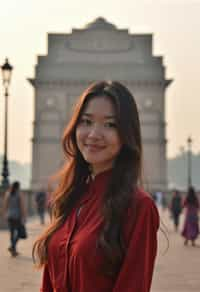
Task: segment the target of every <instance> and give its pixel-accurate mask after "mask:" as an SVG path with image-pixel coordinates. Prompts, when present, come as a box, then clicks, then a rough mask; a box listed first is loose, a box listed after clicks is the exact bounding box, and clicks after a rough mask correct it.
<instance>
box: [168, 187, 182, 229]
mask: <svg viewBox="0 0 200 292" xmlns="http://www.w3.org/2000/svg"><path fill="white" fill-rule="evenodd" d="M169 208H170V212H171V217H172V220H173V223H174V228H175V231H176V232H177V231H178V227H179V221H180V220H179V218H180V215H181V211H182V198H181V195H180V192H179V191H178V190H174V191H173V194H172V199H171V202H170V206H169Z"/></svg>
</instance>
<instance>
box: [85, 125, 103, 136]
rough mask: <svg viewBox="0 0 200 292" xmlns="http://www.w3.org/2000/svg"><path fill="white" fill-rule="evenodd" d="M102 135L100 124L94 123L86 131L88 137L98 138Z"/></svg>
mask: <svg viewBox="0 0 200 292" xmlns="http://www.w3.org/2000/svg"><path fill="white" fill-rule="evenodd" d="M101 136H102V129H101V126H100V125H97V124H94V125H93V126H92V127H91V128H90V131H89V133H88V137H91V138H98V137H101Z"/></svg>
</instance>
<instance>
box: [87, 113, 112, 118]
mask: <svg viewBox="0 0 200 292" xmlns="http://www.w3.org/2000/svg"><path fill="white" fill-rule="evenodd" d="M83 116H86V117H90V118H92V117H93V116H94V115H93V114H90V113H83ZM103 118H104V119H116V116H113V115H106V116H103Z"/></svg>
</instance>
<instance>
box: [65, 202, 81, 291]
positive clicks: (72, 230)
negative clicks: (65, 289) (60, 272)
mask: <svg viewBox="0 0 200 292" xmlns="http://www.w3.org/2000/svg"><path fill="white" fill-rule="evenodd" d="M82 207H83V205H81V206H80V207H79V208H78V209H77V210H76V212H75V216H74V218H73V224H72V228H71V232H70V234H69V236H68V239H67V241H66V265H65V272H64V283H66V285H67V282H68V281H67V280H68V264H69V245H70V241H71V239H72V237H73V234H74V232H75V230H76V226H77V221H78V217H79V215H80V212H81V209H82ZM67 286H68V285H67Z"/></svg>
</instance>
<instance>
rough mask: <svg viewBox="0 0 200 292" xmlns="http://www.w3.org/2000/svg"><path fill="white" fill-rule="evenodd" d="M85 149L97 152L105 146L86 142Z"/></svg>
mask: <svg viewBox="0 0 200 292" xmlns="http://www.w3.org/2000/svg"><path fill="white" fill-rule="evenodd" d="M85 146H86V147H87V149H88V150H89V151H91V152H98V151H101V150H102V149H104V148H105V146H99V145H94V144H86V145H85Z"/></svg>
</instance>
